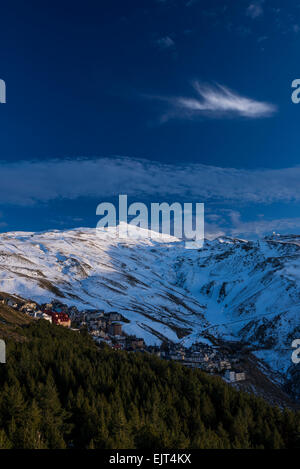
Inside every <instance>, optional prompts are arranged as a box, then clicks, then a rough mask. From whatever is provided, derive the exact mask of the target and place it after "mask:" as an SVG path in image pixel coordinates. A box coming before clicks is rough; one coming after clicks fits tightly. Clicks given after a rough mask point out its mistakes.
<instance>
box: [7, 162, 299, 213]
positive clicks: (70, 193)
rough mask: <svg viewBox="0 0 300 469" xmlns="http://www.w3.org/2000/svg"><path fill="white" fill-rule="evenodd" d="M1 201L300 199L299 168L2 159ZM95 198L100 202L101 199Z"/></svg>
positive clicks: (242, 201)
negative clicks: (124, 197)
mask: <svg viewBox="0 0 300 469" xmlns="http://www.w3.org/2000/svg"><path fill="white" fill-rule="evenodd" d="M0 168H1V185H0V204H5V203H10V204H17V205H24V206H26V205H33V204H35V203H47V202H49V201H52V200H56V199H69V200H75V199H76V198H78V197H90V198H91V197H92V198H98V199H101V200H107V198H109V197H112V196H115V195H118V194H122V193H123V194H128V195H132V196H134V197H136V198H140V199H141V200H143V198H147V197H148V198H151V197H152V198H154V197H160V198H161V199H162V198H163V197H165V198H167V197H170V198H172V199H174V200H175V199H176V197H177V199H178V200H179V201H180V200H183V199H184V198H185V199H187V200H195V199H196V200H197V201H198V202H208V201H217V202H221V203H225V202H227V203H237V204H271V203H277V202H282V203H288V202H293V201H296V202H300V185H299V180H300V167H294V168H284V169H266V170H244V169H235V168H221V167H215V166H205V165H201V164H185V165H181V166H179V165H172V164H159V163H157V162H153V161H148V160H138V159H132V158H121V157H119V158H100V159H74V160H48V161H35V162H30V161H23V162H20V161H19V162H18V163H8V162H7V163H6V162H2V163H0ZM101 200H99V201H101Z"/></svg>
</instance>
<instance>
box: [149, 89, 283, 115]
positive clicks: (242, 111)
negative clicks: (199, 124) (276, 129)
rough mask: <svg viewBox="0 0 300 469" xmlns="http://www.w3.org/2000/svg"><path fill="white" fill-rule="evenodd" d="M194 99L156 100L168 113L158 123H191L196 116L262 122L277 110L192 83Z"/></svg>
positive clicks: (272, 106) (224, 91) (263, 103)
mask: <svg viewBox="0 0 300 469" xmlns="http://www.w3.org/2000/svg"><path fill="white" fill-rule="evenodd" d="M194 89H195V91H196V94H197V95H196V97H193V98H191V97H174V98H162V97H158V98H157V99H160V100H163V101H166V102H168V103H169V105H170V109H169V110H168V111H167V112H166V113H165V114H164V115H163V118H162V121H167V120H169V119H171V118H181V119H184V118H185V119H186V118H189V119H192V118H197V117H199V116H203V115H205V116H208V117H211V118H221V117H233V116H238V117H245V118H252V119H255V118H262V117H269V116H271V115H273V114H274V113H275V112H276V110H277V107H276V106H275V105H274V104H270V103H267V102H262V101H256V100H254V99H250V98H247V97H244V96H241V95H239V94H238V93H236V92H234V91H232V90H230V89H229V88H227V87H225V86H222V85H219V84H217V85H215V86H210V85H209V86H208V85H202V84H201V83H199V82H198V81H196V82H194Z"/></svg>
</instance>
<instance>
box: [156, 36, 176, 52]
mask: <svg viewBox="0 0 300 469" xmlns="http://www.w3.org/2000/svg"><path fill="white" fill-rule="evenodd" d="M156 44H157V45H158V46H159V47H160V48H161V49H170V48H173V47H175V42H174V41H173V39H172V38H171V37H170V36H165V37H161V38H160V39H157V41H156Z"/></svg>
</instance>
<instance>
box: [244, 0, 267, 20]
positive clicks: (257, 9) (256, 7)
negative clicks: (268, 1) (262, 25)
mask: <svg viewBox="0 0 300 469" xmlns="http://www.w3.org/2000/svg"><path fill="white" fill-rule="evenodd" d="M263 3H264V0H258V1H256V2H252V3H250V5H249V6H248V8H247V11H246V13H247V16H250V18H252V19H256V18H259V17H260V16H262V15H263V14H264V9H263Z"/></svg>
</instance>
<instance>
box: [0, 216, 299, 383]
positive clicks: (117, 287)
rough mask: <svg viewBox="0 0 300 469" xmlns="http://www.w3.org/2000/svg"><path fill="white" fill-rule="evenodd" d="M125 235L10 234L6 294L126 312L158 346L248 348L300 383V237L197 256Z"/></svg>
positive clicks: (1, 239) (217, 248)
mask: <svg viewBox="0 0 300 469" xmlns="http://www.w3.org/2000/svg"><path fill="white" fill-rule="evenodd" d="M127 228H128V229H129V235H128V234H126V230H127ZM121 230H122V233H123V238H121V239H120V238H116V237H115V235H114V232H113V230H110V229H108V230H106V231H102V232H100V231H96V230H95V229H89V228H80V229H75V230H69V231H49V232H42V233H27V232H11V233H3V234H1V235H0V290H1V291H3V292H7V293H10V294H17V295H19V296H21V297H24V298H30V299H34V300H36V301H38V302H48V301H49V299H52V298H58V299H60V300H62V301H63V302H64V303H67V304H69V305H76V306H77V307H78V308H79V309H80V308H101V309H104V310H105V311H112V310H117V311H119V312H120V313H122V315H123V316H125V317H126V318H127V319H129V321H130V322H129V323H128V324H125V326H124V330H125V332H127V333H132V334H136V335H137V336H141V337H143V338H144V339H145V341H146V342H147V343H148V344H152V343H160V342H161V341H162V340H165V339H168V340H171V341H173V342H179V341H182V343H184V345H187V346H188V345H191V344H192V343H193V342H195V341H204V342H207V341H208V340H212V338H215V339H216V340H223V341H227V342H228V343H229V342H233V341H235V342H241V343H243V344H247V346H248V347H250V348H251V351H252V353H254V355H256V357H257V358H259V359H260V360H262V361H263V363H265V364H266V366H268V367H269V370H270V371H272V372H274V378H276V379H277V380H278V381H280V382H282V383H283V382H285V384H290V386H292V387H295V380H296V382H298V381H297V380H298V377H297V376H298V371H299V370H298V369H297V372H295V370H296V366H295V365H294V364H293V363H292V361H291V355H292V351H293V349H292V348H291V344H292V341H293V340H294V339H297V338H300V321H299V308H300V269H299V267H300V236H279V235H274V236H273V237H270V238H265V239H263V240H259V241H255V242H254V241H245V240H241V239H235V238H227V237H223V238H218V239H216V240H214V241H206V242H205V244H204V247H203V248H202V249H200V250H187V249H185V247H184V243H183V242H182V241H180V240H178V239H176V238H173V237H170V236H167V235H159V236H158V235H154V234H153V233H151V232H148V230H142V229H139V228H134V227H131V226H129V227H128V226H127V225H126V226H125V225H123V226H122V227H121ZM290 380H292V381H291V383H290ZM296 387H297V386H296Z"/></svg>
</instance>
